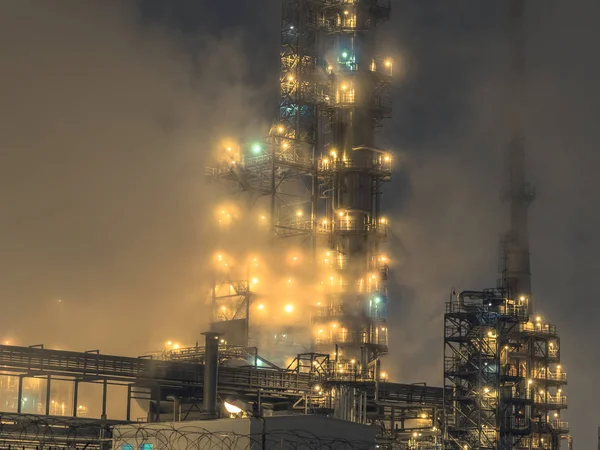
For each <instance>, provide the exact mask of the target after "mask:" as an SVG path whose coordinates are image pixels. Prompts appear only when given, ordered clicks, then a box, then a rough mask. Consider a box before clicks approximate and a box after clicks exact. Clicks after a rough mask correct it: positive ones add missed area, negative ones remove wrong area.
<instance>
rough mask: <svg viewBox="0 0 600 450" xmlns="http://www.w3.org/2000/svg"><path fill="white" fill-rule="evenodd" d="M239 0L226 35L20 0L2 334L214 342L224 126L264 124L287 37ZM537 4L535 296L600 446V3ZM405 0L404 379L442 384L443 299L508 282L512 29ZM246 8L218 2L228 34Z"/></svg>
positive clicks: (393, 327)
mask: <svg viewBox="0 0 600 450" xmlns="http://www.w3.org/2000/svg"><path fill="white" fill-rule="evenodd" d="M155 3H156V2H155ZM183 3H185V4H188V5H189V2H183ZM183 3H182V4H183ZM237 3H239V5H236V4H235V2H234V4H232V5H229V4H227V5H229V6H231V9H232V10H236V8H238V7H240V8H242V10H243V11H245V12H244V13H242V12H240V13H239V14H237V15H234V16H235V17H234V16H232V17H234V18H231V17H230V18H229V19H228V20H231V21H233V22H235V30H236V32H235V33H232V34H228V33H226V32H220V33H212V32H211V33H210V35H209V34H208V32H206V31H205V30H204V29H203V28H202V27H198V26H196V27H191V28H193V30H192V31H191V32H190V33H188V34H181V33H179V30H178V24H175V25H174V24H173V23H169V26H163V25H161V24H160V23H157V22H151V23H143V21H142V20H141V18H140V16H139V11H138V10H136V9H135V8H133V4H130V3H127V5H129V6H132V7H131V8H129V7H125V6H123V3H122V2H116V1H115V2H112V1H108V2H85V3H83V2H76V1H67V0H64V1H62V2H60V3H52V5H51V6H50V4H49V3H42V2H34V1H25V0H21V1H19V2H18V3H17V2H10V3H9V2H4V3H2V5H1V6H0V50H1V54H2V55H3V61H2V70H1V71H0V98H1V99H2V102H1V103H0V145H1V153H0V185H1V189H0V198H1V199H2V216H1V217H2V220H1V221H0V236H1V238H0V239H1V241H0V242H2V250H3V251H2V253H1V254H0V295H1V298H2V302H3V305H4V309H3V313H2V314H1V315H0V325H1V326H2V329H3V331H2V333H0V334H1V336H0V337H1V338H2V339H4V340H9V341H11V342H15V343H17V344H26V345H28V344H36V343H46V344H48V345H51V346H55V347H57V346H58V347H61V348H67V347H68V348H72V349H76V350H86V349H91V348H100V349H101V350H102V351H104V352H112V353H119V354H138V353H141V352H145V351H148V350H152V349H154V348H157V347H159V346H161V345H162V343H163V342H164V341H165V340H167V339H179V340H183V341H187V342H194V341H195V340H196V339H197V334H198V332H199V331H201V330H202V329H203V328H204V326H205V325H206V317H207V315H206V314H205V311H204V309H203V307H202V303H203V301H204V299H203V294H202V293H203V292H206V288H207V287H208V283H207V282H208V280H207V279H206V275H205V274H206V271H204V270H203V269H204V268H205V263H206V261H207V260H208V259H210V256H211V255H212V253H211V252H212V247H211V246H210V245H209V243H210V242H214V239H213V237H214V235H213V234H212V233H213V232H214V229H213V226H212V224H211V223H210V221H207V220H206V214H212V210H211V211H210V212H208V213H207V211H208V210H210V209H211V208H212V206H211V205H212V203H210V201H212V200H213V199H214V197H215V193H214V191H213V190H211V189H212V188H211V187H210V186H206V185H205V184H204V183H203V177H202V175H203V172H204V162H205V158H206V156H207V155H209V153H210V150H209V149H211V148H213V147H214V144H215V140H216V139H220V138H221V136H225V135H232V134H236V135H255V136H256V135H260V133H257V132H256V130H258V129H261V130H262V128H261V127H262V126H263V124H264V122H263V121H265V120H268V119H270V117H265V114H264V112H265V103H267V100H270V99H271V97H269V96H268V95H267V96H265V93H266V92H267V93H268V92H271V91H272V90H274V88H273V87H272V86H271V85H264V84H263V83H264V80H267V81H269V82H276V81H275V80H276V79H277V78H276V72H273V73H275V75H273V76H271V75H265V72H269V71H272V70H275V71H276V67H277V60H276V58H277V55H276V54H274V55H273V57H272V58H271V57H268V56H264V55H263V54H262V52H261V51H262V50H264V53H265V54H267V53H269V52H271V51H273V52H276V51H277V50H276V49H277V40H278V37H279V36H278V34H277V25H278V18H277V14H278V11H276V10H275V9H273V10H271V11H270V12H268V14H266V15H264V16H262V15H261V17H262V19H263V22H261V23H260V24H258V23H257V22H256V21H252V20H249V19H248V20H247V19H246V17H245V14H246V13H248V14H250V13H251V11H246V10H244V9H243V7H244V5H242V3H244V2H237ZM244 4H245V3H244ZM270 4H272V5H275V4H276V2H270ZM528 5H529V6H528V8H529V9H528V13H527V34H528V37H527V42H528V44H527V45H528V49H527V65H528V68H527V72H528V101H527V105H528V111H529V113H528V115H527V143H528V157H529V174H530V177H529V178H530V180H531V181H532V183H533V184H534V185H535V186H536V188H537V192H538V196H537V199H536V201H535V202H534V204H533V205H532V207H531V209H530V211H531V214H530V219H531V221H530V224H531V227H530V228H531V233H532V242H531V245H532V271H533V288H534V302H535V308H536V309H537V310H538V311H539V312H540V314H542V315H543V316H544V317H545V318H548V319H549V320H550V321H551V322H553V323H555V324H556V325H557V326H558V327H559V330H560V332H561V337H562V358H563V361H564V366H565V369H566V371H567V373H568V376H569V384H570V386H569V388H568V390H567V395H568V396H569V404H570V407H569V411H568V413H567V414H566V416H567V419H568V420H569V421H570V423H571V429H572V432H573V434H574V436H575V445H576V446H577V447H580V448H591V447H592V446H593V445H594V443H595V440H596V426H597V421H596V419H595V418H596V417H597V416H598V406H597V405H598V404H600V397H599V396H600V394H598V393H597V391H598V390H597V389H595V379H596V376H595V373H596V371H597V370H598V369H599V367H598V366H599V364H600V363H598V361H597V358H596V357H595V356H596V355H595V352H594V351H593V348H594V346H595V342H596V341H597V340H598V339H599V338H600V336H599V335H598V334H599V333H600V332H599V331H598V329H597V327H595V325H594V324H595V322H597V318H598V315H599V309H598V306H597V305H596V303H597V302H596V301H595V299H596V298H597V297H598V296H599V292H598V291H599V288H598V286H597V285H596V284H595V283H594V279H595V277H597V274H598V269H599V264H598V262H597V255H598V254H600V248H599V247H600V240H599V238H598V235H597V231H596V230H597V229H598V228H599V225H600V214H599V213H598V212H597V207H596V206H597V205H598V203H599V200H600V198H599V196H600V190H599V189H598V184H597V181H596V180H597V175H596V171H597V170H596V167H598V163H599V162H600V161H599V160H600V157H599V156H598V153H597V152H595V150H596V148H595V147H597V142H598V139H599V137H600V136H599V134H600V131H599V129H598V127H597V126H596V122H597V121H598V117H599V113H600V104H599V100H598V95H597V93H596V90H597V87H596V83H597V81H596V80H598V79H599V78H600V73H599V72H600V64H599V63H598V60H597V58H596V57H595V54H596V50H595V45H596V42H598V41H599V40H600V39H599V38H600V36H598V33H599V30H598V28H597V26H596V24H597V20H598V18H599V17H600V10H599V8H600V7H599V6H598V4H597V3H595V2H593V1H592V0H582V1H580V2H577V4H574V3H573V2H559V1H558V0H550V1H545V2H541V1H533V0H532V1H531V2H528ZM229 6H223V8H228V7H229ZM394 6H395V8H396V9H395V11H394V15H393V23H391V24H389V26H388V27H387V31H386V32H385V33H386V37H387V42H386V43H385V47H386V49H389V50H390V52H391V53H394V54H395V58H396V59H397V60H401V61H402V62H403V64H404V67H403V68H402V69H403V70H402V79H399V80H397V88H396V90H395V113H394V114H395V115H394V118H393V119H392V121H391V123H388V124H386V126H387V127H386V129H385V130H384V132H383V133H382V142H383V144H384V145H385V146H387V147H390V148H393V149H394V150H395V151H396V152H398V154H399V155H401V158H397V159H400V160H401V161H402V164H398V167H397V168H396V169H397V175H396V177H395V180H394V182H393V183H392V185H391V186H390V188H389V189H388V190H387V191H386V195H385V200H384V204H385V205H386V206H387V208H388V210H390V214H389V215H390V217H391V218H392V224H394V236H393V238H392V239H391V240H390V248H391V256H393V258H394V259H395V261H394V273H393V277H394V281H395V286H394V287H392V289H391V293H393V294H394V298H395V299H394V300H393V303H392V304H391V309H392V311H391V319H390V334H391V338H390V342H391V344H390V356H388V357H387V359H386V361H385V364H386V369H387V370H388V371H389V373H390V376H391V378H392V379H395V380H398V381H403V382H416V381H427V382H428V383H432V384H436V385H439V384H440V383H441V370H442V368H441V355H442V349H443V345H442V333H443V303H444V301H446V300H447V298H448V295H449V293H450V291H451V289H452V288H456V289H457V290H460V289H477V288H484V287H491V286H494V285H495V282H496V277H497V274H496V267H497V251H498V240H499V237H500V234H501V233H502V232H503V231H505V230H506V220H505V219H506V215H505V212H504V210H503V209H502V206H501V203H500V190H501V187H502V182H503V179H502V168H503V151H504V148H505V145H506V143H507V142H508V140H509V138H510V134H509V132H508V129H507V124H506V107H507V99H508V94H509V92H508V91H507V86H506V81H507V77H508V73H507V72H508V69H509V61H510V60H509V58H510V55H509V53H508V49H507V45H508V43H509V41H508V36H507V34H506V22H505V10H504V7H503V6H504V4H503V2H495V3H493V4H490V3H486V5H485V6H482V3H480V2H461V4H460V5H458V4H456V3H454V2H452V4H450V2H446V1H433V2H428V3H427V6H425V4H424V2H423V3H421V2H409V1H402V2H400V1H399V2H397V5H396V4H395V5H394ZM215 8H216V9H218V8H217V7H215ZM215 8H213V9H215ZM174 9H177V8H175V7H174ZM157 14H158V13H157ZM160 14H166V13H164V11H161V12H160ZM160 14H158V15H160ZM227 14H229V10H228V11H226V12H225V11H224V10H223V11H221V10H220V9H219V11H218V12H215V11H211V13H210V14H208V16H209V18H212V19H214V23H213V25H212V28H219V26H218V24H220V22H219V21H220V20H222V19H223V17H224V16H225V15H227ZM256 14H258V13H256ZM251 17H254V16H251ZM255 18H256V17H254V19H255ZM267 18H269V19H270V20H267ZM188 19H189V17H188ZM212 19H211V20H212ZM199 21H200V22H203V23H205V22H207V21H209V19H207V18H206V17H204V18H203V19H202V20H200V19H199ZM271 21H274V24H275V25H274V27H273V31H274V32H273V36H272V38H270V37H269V38H268V39H272V41H268V42H266V41H265V39H266V38H265V36H266V35H267V34H268V36H271V34H270V33H266V31H265V29H268V27H266V28H265V24H267V23H269V24H270V23H271ZM158 22H160V21H158ZM164 22H165V23H167V22H168V21H167V20H165V21H164ZM189 22H192V23H193V22H194V21H193V20H191V19H189ZM186 23H188V22H186ZM188 24H189V23H188ZM215 24H217V25H215ZM259 25H260V26H259ZM269 26H270V25H269ZM237 27H241V28H242V30H243V31H242V32H239V29H238V28H237ZM259 28H260V29H259ZM175 30H177V32H176V31H175ZM253 30H254V31H253ZM213 31H214V30H213ZM190 35H193V40H192V41H191V42H190V40H189V39H190ZM215 36H219V37H215ZM230 36H233V37H230ZM248 48H251V49H252V52H251V53H249V52H248ZM190 49H193V50H190ZM249 55H251V58H255V59H254V60H252V59H251V58H250V57H249ZM248 74H250V75H252V76H251V77H250V78H251V79H252V81H253V82H252V83H250V84H249V83H248V82H247V79H246V78H245V77H246V75H248ZM269 86H270V87H269ZM275 88H276V86H275ZM272 98H273V102H274V101H276V100H275V97H272ZM271 106H272V108H273V110H274V108H275V104H274V103H273V104H272V105H271ZM232 130H235V132H234V133H232Z"/></svg>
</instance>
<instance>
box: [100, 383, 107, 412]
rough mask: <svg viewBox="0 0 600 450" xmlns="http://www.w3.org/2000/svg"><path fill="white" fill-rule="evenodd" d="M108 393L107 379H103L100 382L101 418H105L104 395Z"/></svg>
mask: <svg viewBox="0 0 600 450" xmlns="http://www.w3.org/2000/svg"><path fill="white" fill-rule="evenodd" d="M107 394H108V380H104V382H103V383H102V416H101V417H100V418H101V419H102V420H106V397H107Z"/></svg>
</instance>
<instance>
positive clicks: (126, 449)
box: [121, 444, 133, 450]
mask: <svg viewBox="0 0 600 450" xmlns="http://www.w3.org/2000/svg"><path fill="white" fill-rule="evenodd" d="M121 450H133V445H131V444H121Z"/></svg>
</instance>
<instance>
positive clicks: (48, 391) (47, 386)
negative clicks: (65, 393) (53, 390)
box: [46, 375, 52, 416]
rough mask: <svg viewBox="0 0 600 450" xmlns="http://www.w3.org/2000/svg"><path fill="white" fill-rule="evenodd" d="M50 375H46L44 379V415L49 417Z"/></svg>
mask: <svg viewBox="0 0 600 450" xmlns="http://www.w3.org/2000/svg"><path fill="white" fill-rule="evenodd" d="M51 380H52V375H48V377H47V378H46V415H47V416H49V415H50V386H51Z"/></svg>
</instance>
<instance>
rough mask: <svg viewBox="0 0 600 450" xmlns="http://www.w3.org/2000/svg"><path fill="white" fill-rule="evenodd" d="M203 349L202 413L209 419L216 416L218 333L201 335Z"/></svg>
mask: <svg viewBox="0 0 600 450" xmlns="http://www.w3.org/2000/svg"><path fill="white" fill-rule="evenodd" d="M202 334H203V335H204V336H206V344H205V347H204V405H203V409H204V411H205V412H206V413H207V414H208V415H209V416H210V418H216V416H217V376H218V372H219V333H214V332H207V333H202Z"/></svg>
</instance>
